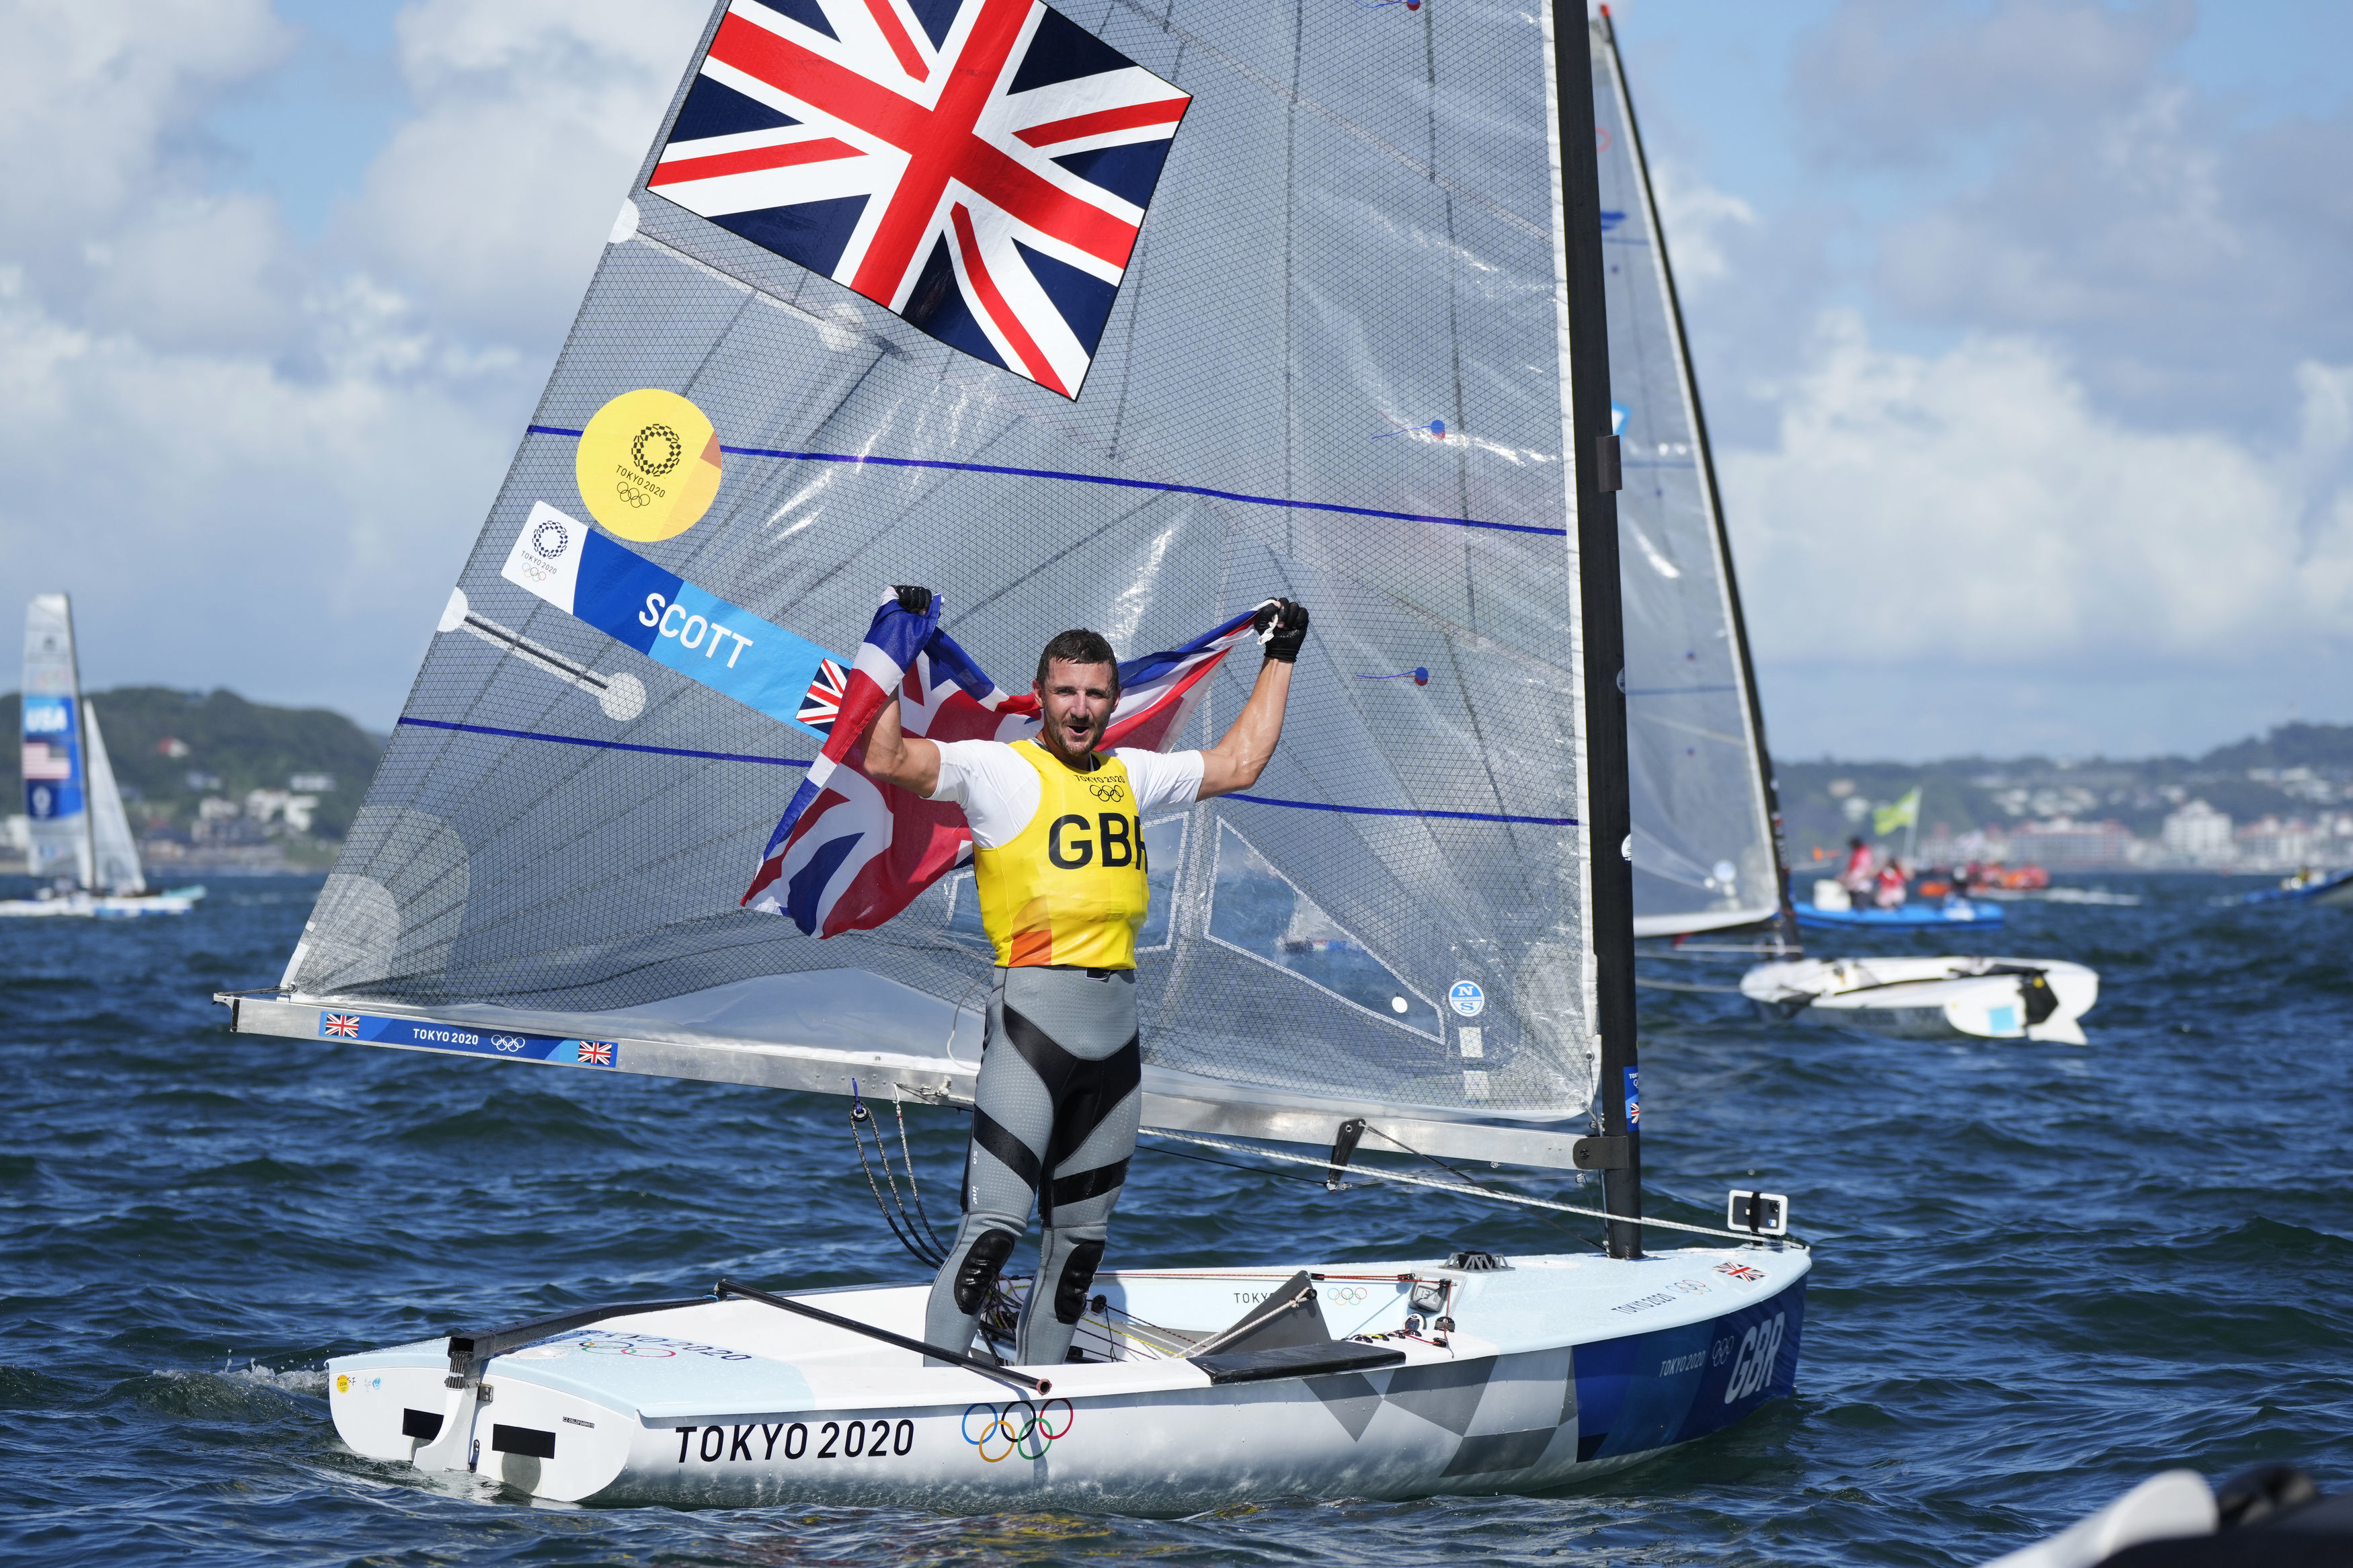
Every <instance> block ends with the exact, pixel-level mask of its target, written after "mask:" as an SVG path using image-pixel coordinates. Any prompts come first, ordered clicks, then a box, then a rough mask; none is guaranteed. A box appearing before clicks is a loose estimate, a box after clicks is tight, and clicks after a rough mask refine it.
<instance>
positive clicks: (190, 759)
mask: <svg viewBox="0 0 2353 1568" xmlns="http://www.w3.org/2000/svg"><path fill="white" fill-rule="evenodd" d="M88 696H89V698H90V704H91V706H93V707H95V708H96V709H97V710H98V722H99V729H100V732H102V733H103V734H104V735H105V737H106V753H107V756H108V758H109V759H110V760H111V762H112V763H114V776H115V778H116V779H117V780H118V781H119V782H120V783H121V785H122V794H123V798H124V800H125V802H126V803H127V804H128V805H130V811H131V819H132V824H133V825H134V826H138V827H142V828H144V827H147V826H162V825H164V823H166V822H168V823H169V824H172V825H174V826H183V827H185V826H186V825H187V824H188V823H189V822H190V821H192V820H193V819H194V818H195V815H196V803H197V802H198V801H199V800H201V799H203V798H204V797H205V796H206V795H226V796H227V797H229V798H230V799H233V800H238V801H242V800H243V799H244V798H245V793H246V792H247V791H248V790H253V789H287V788H290V787H291V784H290V781H292V780H293V779H294V778H296V777H297V776H298V775H302V774H321V773H323V774H326V775H328V776H329V777H331V778H332V780H333V781H334V783H333V785H332V787H331V788H326V789H315V788H314V789H309V790H306V791H305V792H304V793H308V794H312V795H317V796H318V797H319V810H318V815H317V816H316V818H315V819H314V822H313V826H312V832H313V833H314V834H315V835H316V836H317V837H322V838H340V837H343V833H344V831H345V830H346V829H347V828H348V827H349V826H351V820H352V818H353V816H355V815H357V813H358V811H359V808H360V799H361V797H362V796H363V795H365V794H366V793H367V786H368V780H369V779H370V778H372V777H373V776H375V764H376V759H377V758H378V757H380V756H381V755H383V753H384V737H383V736H381V735H371V734H369V733H368V732H367V731H365V730H363V729H361V728H360V727H359V726H358V725H357V724H354V723H353V722H352V721H350V720H349V719H346V718H344V717H343V715H342V714H340V713H337V712H334V711H332V710H329V709H325V708H273V707H270V706H269V705H268V704H266V703H260V702H248V701H247V700H245V699H244V698H242V697H239V696H238V695H237V693H236V692H234V691H209V692H205V691H174V690H173V689H171V688H169V687H164V686H125V687H121V688H118V689H115V690H112V691H94V692H90V693H89V694H88ZM16 715H17V699H16V693H15V692H13V691H12V692H10V693H8V694H7V695H6V696H5V697H0V735H6V736H12V737H13V736H14V735H15V734H16V732H17V728H18V725H17V716H16ZM18 769H19V763H18V758H17V753H16V746H15V745H14V744H5V745H0V791H5V794H0V800H5V801H6V802H7V803H8V804H7V805H6V807H5V809H6V810H7V811H9V812H18V811H22V810H24V805H23V802H24V781H23V779H22V778H21V776H20V775H19V771H18ZM215 781H217V782H215ZM134 792H135V793H134Z"/></svg>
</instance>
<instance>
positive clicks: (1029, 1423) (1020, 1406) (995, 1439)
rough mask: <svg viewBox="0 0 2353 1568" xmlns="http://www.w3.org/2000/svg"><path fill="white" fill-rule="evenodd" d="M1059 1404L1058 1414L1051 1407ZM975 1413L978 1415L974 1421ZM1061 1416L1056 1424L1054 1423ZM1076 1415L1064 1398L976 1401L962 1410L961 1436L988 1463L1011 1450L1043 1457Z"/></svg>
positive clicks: (994, 1462) (1002, 1457)
mask: <svg viewBox="0 0 2353 1568" xmlns="http://www.w3.org/2000/svg"><path fill="white" fill-rule="evenodd" d="M1056 1405H1060V1406H1061V1407H1062V1408H1061V1414H1060V1416H1059V1417H1058V1416H1057V1415H1055V1411H1054V1407H1055V1406H1056ZM975 1417H979V1418H980V1419H979V1420H978V1421H977V1422H976V1420H975ZM1058 1419H1059V1420H1060V1422H1061V1425H1060V1426H1059V1427H1057V1426H1055V1425H1054V1423H1055V1422H1056V1420H1058ZM1077 1419H1078V1412H1077V1411H1075V1410H1073V1409H1071V1402H1070V1401H1069V1400H1067V1399H1049V1400H1048V1401H1046V1403H1045V1404H1043V1405H1032V1404H1031V1403H1030V1402H1029V1401H1028V1400H1026V1399H1011V1400H1008V1401H1006V1403H1004V1404H1003V1405H972V1406H970V1407H969V1408H967V1409H966V1410H965V1413H964V1440H965V1442H967V1443H969V1444H971V1445H972V1446H973V1447H976V1448H977V1449H979V1450H980V1457H981V1458H984V1459H986V1460H987V1461H988V1462H989V1463H990V1464H992V1465H993V1464H996V1463H997V1461H998V1460H1000V1459H1004V1458H1009V1457H1010V1456H1012V1455H1014V1454H1018V1455H1020V1456H1021V1457H1022V1458H1025V1459H1042V1458H1045V1457H1046V1451H1047V1450H1048V1449H1049V1448H1051V1447H1053V1446H1054V1440H1055V1439H1056V1438H1058V1437H1060V1436H1063V1435H1064V1434H1065V1433H1067V1432H1069V1431H1070V1429H1071V1426H1072V1425H1073V1424H1074V1423H1075V1422H1076V1421H1077ZM992 1450H993V1451H992Z"/></svg>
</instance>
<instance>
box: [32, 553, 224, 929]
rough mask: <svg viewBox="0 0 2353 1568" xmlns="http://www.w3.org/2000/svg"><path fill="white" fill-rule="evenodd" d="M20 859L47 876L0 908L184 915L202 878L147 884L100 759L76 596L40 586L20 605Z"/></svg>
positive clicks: (118, 794)
mask: <svg viewBox="0 0 2353 1568" xmlns="http://www.w3.org/2000/svg"><path fill="white" fill-rule="evenodd" d="M22 706H23V723H24V731H25V733H24V777H25V816H26V826H27V832H28V834H29V837H30V847H29V848H28V850H27V852H26V869H27V870H29V871H30V872H32V874H33V875H35V876H36V877H41V878H45V879H48V881H49V883H50V886H48V887H46V888H44V889H41V896H40V897H37V898H31V899H0V916H8V915H16V916H25V915H34V916H42V915H84V916H96V917H101V918H104V917H113V916H125V915H151V914H153V915H184V914H185V913H187V912H188V910H191V909H193V908H195V902H196V900H198V899H201V898H203V897H204V889H202V888H179V889H174V890H172V891H171V892H168V893H153V894H151V893H149V892H148V891H147V878H146V876H145V874H144V873H143V872H142V870H141V869H140V865H139V845H138V841H137V840H136V839H134V838H133V837H132V835H131V819H130V817H129V816H127V815H126V814H125V813H124V811H123V809H122V791H121V788H120V787H119V786H118V785H117V784H115V782H114V767H113V764H112V763H110V762H109V761H108V760H107V755H106V738H105V735H104V734H103V732H102V731H100V729H99V726H98V710H97V708H96V707H94V706H93V705H92V704H91V703H90V701H89V700H87V699H85V698H84V697H83V696H82V694H81V672H80V668H79V662H78V660H77V658H76V656H75V652H74V637H73V605H72V603H71V601H69V599H68V598H67V597H66V595H63V594H37V595H34V596H33V600H32V603H31V604H30V605H27V606H26V611H25V692H24V698H23V704H22Z"/></svg>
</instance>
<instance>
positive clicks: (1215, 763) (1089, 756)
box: [865, 588, 1307, 1366]
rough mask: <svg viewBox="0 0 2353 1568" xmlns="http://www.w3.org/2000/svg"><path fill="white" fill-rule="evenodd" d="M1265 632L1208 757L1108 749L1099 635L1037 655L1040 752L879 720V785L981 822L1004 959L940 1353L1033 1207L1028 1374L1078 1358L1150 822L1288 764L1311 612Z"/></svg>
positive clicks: (941, 1310)
mask: <svg viewBox="0 0 2353 1568" xmlns="http://www.w3.org/2000/svg"><path fill="white" fill-rule="evenodd" d="M899 592H900V603H901V604H902V605H904V606H906V607H907V608H909V609H911V610H913V611H914V612H915V613H917V614H921V613H922V612H923V610H925V609H928V608H929V607H930V605H931V595H930V591H929V590H928V589H923V588H902V589H901V590H900V591H899ZM1257 626H1258V632H1259V640H1260V642H1261V644H1262V645H1263V646H1264V648H1265V653H1266V658H1265V662H1264V663H1263V664H1262V665H1261V668H1260V669H1259V673H1258V681H1257V684H1256V685H1255V686H1253V687H1252V688H1251V689H1250V700H1249V701H1247V702H1246V703H1244V704H1243V706H1242V710H1241V712H1240V714H1239V715H1238V716H1237V717H1236V718H1235V720H1234V722H1233V725H1232V727H1231V728H1230V729H1229V730H1228V731H1226V733H1225V738H1224V739H1223V740H1220V741H1219V742H1218V743H1217V744H1216V745H1214V746H1212V747H1210V748H1208V750H1207V751H1198V752H1171V753H1169V754H1166V755H1163V754H1162V753H1160V752H1149V751H1142V750H1137V749H1134V748H1128V747H1122V748H1120V749H1118V750H1115V751H1111V752H1100V751H1097V750H1096V749H1095V745H1096V742H1099V741H1101V740H1102V739H1103V731H1104V728H1105V726H1107V725H1108V724H1109V723H1110V721H1111V716H1112V710H1113V709H1114V708H1115V707H1116V706H1117V705H1118V703H1119V662H1118V657H1117V656H1116V655H1115V654H1113V651H1112V647H1111V644H1110V643H1108V642H1106V641H1104V640H1103V638H1102V637H1098V636H1097V635H1096V634H1094V633H1093V632H1091V631H1067V632H1063V633H1061V634H1060V636H1058V637H1055V638H1054V639H1053V640H1052V641H1050V642H1049V643H1048V644H1047V645H1046V647H1045V650H1044V651H1043V652H1041V653H1040V654H1039V656H1038V674H1037V679H1036V680H1035V682H1034V683H1033V685H1032V687H1031V689H1032V690H1034V691H1035V692H1036V693H1037V695H1038V701H1039V710H1040V714H1039V719H1040V723H1039V731H1038V734H1037V737H1036V738H1035V739H1034V740H1024V741H1017V742H1013V743H1012V744H1010V745H1008V744H1005V743H1003V742H997V741H951V742H934V741H929V740H925V739H923V737H921V736H916V735H909V734H906V733H905V732H904V731H902V729H901V727H900V722H899V701H898V699H897V698H895V697H894V698H892V700H891V701H890V702H889V704H888V705H886V706H885V707H884V708H883V710H882V711H881V714H880V715H879V716H878V717H877V718H876V719H875V721H874V727H873V730H872V731H871V733H870V734H869V736H868V738H867V742H866V758H865V768H866V772H867V773H868V774H869V775H870V776H871V777H873V778H876V779H881V780H885V781H887V782H889V783H891V784H896V785H898V786H899V787H900V788H902V789H906V790H912V791H913V792H914V793H915V794H916V795H921V796H923V798H924V799H926V800H952V801H954V802H955V803H956V804H957V805H960V806H962V807H963V808H964V814H965V822H966V823H967V824H969V825H970V826H971V828H972V840H973V880H974V883H975V890H976V893H977V895H978V898H979V903H980V913H981V922H982V924H983V926H984V927H986V929H987V932H988V940H989V941H990V942H992V943H993V944H994V945H995V947H996V949H997V974H996V981H995V984H993V985H992V987H991V988H990V992H989V997H988V1028H987V1036H986V1038H985V1040H984V1043H983V1045H982V1047H981V1060H980V1074H979V1079H978V1082H977V1083H976V1086H975V1088H974V1090H973V1101H974V1104H973V1113H972V1141H971V1142H970V1144H969V1145H968V1146H967V1147H966V1150H965V1178H964V1188H963V1192H962V1194H961V1199H962V1202H963V1205H964V1220H963V1222H962V1224H960V1225H959V1226H957V1227H956V1234H955V1242H954V1244H953V1245H951V1246H950V1247H949V1248H948V1256H947V1260H946V1261H945V1262H944V1263H943V1264H942V1265H941V1266H940V1271H939V1275H938V1277H937V1278H936V1279H934V1280H933V1282H932V1294H931V1300H930V1302H929V1304H928V1306H927V1307H926V1309H925V1311H924V1316H923V1339H924V1342H926V1343H928V1344H934V1345H939V1346H943V1347H946V1348H950V1349H955V1350H963V1349H964V1348H965V1346H967V1345H969V1344H970V1343H971V1342H972V1336H973V1332H974V1331H975V1329H976V1328H977V1327H978V1325H979V1319H980V1314H981V1312H982V1311H983V1310H985V1309H986V1308H987V1304H988V1297H989V1291H990V1288H991V1287H992V1286H994V1285H995V1283H996V1282H997V1274H998V1272H999V1271H1000V1270H1001V1269H1002V1268H1004V1267H1005V1261H1006V1259H1007V1258H1008V1257H1010V1256H1011V1255H1012V1252H1013V1247H1014V1244H1015V1243H1016V1242H1017V1241H1018V1240H1019V1239H1020V1238H1021V1236H1022V1235H1023V1233H1024V1232H1026V1231H1027V1230H1028V1229H1029V1210H1030V1205H1031V1204H1032V1203H1033V1202H1034V1203H1035V1204H1036V1205H1037V1207H1038V1210H1039V1222H1040V1224H1041V1226H1042V1228H1043V1235H1042V1236H1041V1237H1040V1239H1039V1249H1038V1276H1037V1280H1036V1282H1035V1283H1034V1284H1033V1285H1032V1286H1031V1287H1030V1290H1029V1302H1028V1304H1027V1305H1026V1306H1025V1307H1024V1308H1023V1309H1022V1311H1021V1319H1020V1323H1019V1326H1018V1330H1017V1331H1016V1332H1015V1335H1014V1353H1013V1364H1015V1365H1017V1366H1038V1365H1051V1364H1054V1363H1060V1362H1062V1361H1065V1360H1067V1359H1068V1358H1069V1356H1070V1355H1071V1338H1072V1337H1073V1335H1074V1334H1075V1333H1076V1332H1077V1330H1078V1323H1079V1319H1080V1317H1081V1316H1082V1314H1083V1313H1084V1312H1085V1310H1086V1306H1087V1296H1088V1292H1089V1290H1090V1289H1092V1286H1093V1284H1094V1278H1095V1269H1096V1268H1097V1267H1098V1266H1099V1265H1100V1264H1101V1263H1102V1261H1103V1247H1104V1244H1105V1242H1106V1240H1107V1239H1108V1238H1109V1235H1110V1227H1111V1215H1112V1210H1113V1208H1114V1207H1115V1206H1116V1205H1118V1203H1119V1194H1120V1188H1121V1186H1122V1184H1124V1182H1125V1181H1126V1179H1127V1163H1128V1159H1129V1157H1130V1156H1131V1155H1132V1154H1134V1151H1135V1134H1136V1129H1137V1127H1138V1126H1139V1124H1140V1123H1141V1121H1142V1119H1143V1110H1144V1105H1143V1090H1142V1088H1141V1084H1142V1080H1143V1074H1144V1058H1143V1053H1142V1049H1141V1044H1140V1040H1139V1037H1138V1034H1137V1029H1136V1016H1135V933H1136V932H1137V931H1139V930H1141V929H1142V928H1143V925H1144V921H1145V907H1146V904H1147V902H1148V900H1149V899H1150V888H1149V885H1148V883H1147V882H1146V880H1145V872H1146V869H1147V868H1146V866H1145V854H1144V821H1145V817H1147V816H1150V815H1151V814H1152V813H1154V812H1155V811H1159V810H1163V809H1166V808H1169V807H1177V806H1187V805H1192V804H1193V803H1194V802H1195V801H1197V800H1207V799H1208V798H1210V797H1211V796H1213V795H1230V794H1232V793H1233V792H1234V791H1236V790H1242V789H1248V788H1249V787H1250V785H1251V784H1255V783H1257V782H1258V777H1259V774H1260V773H1261V772H1262V771H1264V769H1265V767H1266V764H1267V762H1268V760H1269V759H1270V758H1271V757H1272V756H1273V755H1274V748H1275V744H1276V742H1278V741H1279V740H1280V739H1281V738H1282V715H1283V709H1284V706H1285V704H1286V703H1287V702H1288V700H1289V698H1290V694H1291V676H1292V667H1293V662H1294V661H1295V660H1296V659H1297V658H1298V657H1299V649H1300V647H1301V645H1302V644H1303V642H1304V641H1305V640H1306V637H1307V610H1306V606H1304V605H1299V604H1295V603H1293V601H1291V600H1289V599H1278V600H1276V601H1274V602H1273V603H1272V604H1271V605H1267V606H1265V607H1264V608H1262V609H1261V611H1260V612H1259V618H1258V622H1257Z"/></svg>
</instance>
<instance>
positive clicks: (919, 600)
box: [892, 585, 932, 616]
mask: <svg viewBox="0 0 2353 1568" xmlns="http://www.w3.org/2000/svg"><path fill="white" fill-rule="evenodd" d="M892 592H893V593H895V594H897V595H899V607H900V608H901V609H902V610H904V611H906V612H907V613H908V614H909V615H911V616H920V615H922V614H923V612H924V611H925V610H928V609H930V608H931V607H932V591H931V590H930V589H929V588H909V587H902V586H895V585H894V586H893V587H892Z"/></svg>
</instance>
